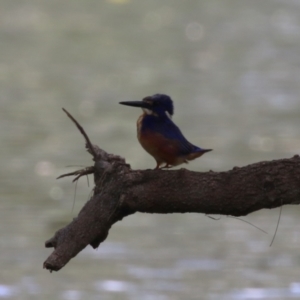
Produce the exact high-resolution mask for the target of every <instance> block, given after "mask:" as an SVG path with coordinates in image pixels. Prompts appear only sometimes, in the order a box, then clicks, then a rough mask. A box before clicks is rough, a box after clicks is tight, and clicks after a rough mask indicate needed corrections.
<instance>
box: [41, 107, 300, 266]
mask: <svg viewBox="0 0 300 300" xmlns="http://www.w3.org/2000/svg"><path fill="white" fill-rule="evenodd" d="M64 111H65V112H66V113H67V115H68V116H69V117H70V118H71V119H72V121H73V122H74V123H75V124H76V126H77V127H78V129H79V130H80V132H81V133H82V134H83V136H84V138H85V140H86V148H87V151H88V152H89V153H90V154H91V155H92V156H93V160H94V162H95V163H94V165H93V166H91V167H87V168H85V169H83V170H78V171H76V172H72V173H69V174H64V175H61V176H60V177H59V178H61V177H64V176H73V175H74V176H76V178H75V179H74V180H77V179H78V178H80V177H81V176H83V175H86V174H91V173H93V174H94V181H95V188H94V193H93V196H92V197H91V199H90V200H89V201H88V202H87V203H86V204H85V205H84V207H83V208H82V210H81V211H80V213H79V214H78V216H77V217H76V218H75V219H74V220H73V221H72V222H71V223H70V224H68V225H67V226H66V227H64V228H62V229H60V230H58V231H57V232H56V233H55V235H54V236H53V237H52V238H51V239H49V240H48V241H46V243H45V246H46V247H47V248H54V251H53V252H52V254H51V255H50V256H49V257H48V258H47V260H46V261H45V262H44V268H46V269H48V270H50V271H58V270H60V269H61V268H62V267H64V266H65V265H66V264H67V263H68V262H69V260H70V259H71V258H73V257H74V256H76V255H77V254H78V253H79V252H80V251H81V250H82V249H84V248H85V247H86V246H87V245H91V246H92V247H93V248H97V247H99V245H100V243H101V242H103V241H104V240H105V239H106V237H107V235H108V232H109V229H110V228H111V226H112V225H113V224H114V223H116V222H117V221H120V220H122V219H123V218H124V217H126V216H128V215H130V214H133V213H135V212H144V213H161V214H167V213H188V212H194V213H195V212H197V213H203V214H210V215H212V214H218V215H231V216H244V215H247V214H249V213H251V212H254V211H257V210H260V209H264V208H268V209H271V208H275V207H279V206H282V205H286V204H299V202H300V157H299V156H298V155H295V156H294V157H292V158H290V159H280V160H273V161H263V162H258V163H255V164H252V165H248V166H245V167H241V168H239V167H234V168H233V169H232V170H229V171H227V172H213V171H210V172H205V173H202V172H192V171H188V170H186V169H180V170H132V169H131V168H130V166H129V165H128V164H126V162H125V160H124V159H123V158H121V157H119V156H116V155H113V154H108V153H106V152H105V151H104V150H103V149H100V148H99V147H98V146H95V145H92V143H91V142H90V140H89V138H88V136H87V135H86V133H85V132H84V130H83V128H82V127H81V126H80V125H79V124H78V122H77V121H76V120H75V119H74V118H73V117H72V116H71V115H70V114H69V113H68V112H67V111H66V110H64Z"/></svg>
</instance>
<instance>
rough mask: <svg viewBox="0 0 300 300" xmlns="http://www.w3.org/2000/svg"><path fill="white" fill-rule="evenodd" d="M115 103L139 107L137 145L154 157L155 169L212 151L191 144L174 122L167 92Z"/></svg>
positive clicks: (172, 109) (186, 160)
mask: <svg viewBox="0 0 300 300" xmlns="http://www.w3.org/2000/svg"><path fill="white" fill-rule="evenodd" d="M119 104H122V105H127V106H133V107H140V108H141V109H142V110H143V114H142V115H141V116H140V117H139V118H138V120H137V138H138V140H139V142H140V144H141V146H142V147H143V148H144V149H145V150H146V151H147V152H148V153H149V154H150V155H152V156H153V158H154V159H155V161H156V167H155V169H163V168H171V167H174V166H178V165H180V164H183V163H188V161H190V160H194V159H196V158H198V157H200V156H202V155H203V154H204V153H206V152H209V151H212V149H203V148H200V147H198V146H195V145H193V144H191V143H190V142H189V141H188V140H187V139H186V138H185V137H184V135H183V134H182V133H181V131H180V129H179V128H178V127H177V126H176V125H175V124H174V122H173V121H172V116H173V114H174V105H173V101H172V99H171V97H170V96H168V95H165V94H155V95H153V96H147V97H145V98H143V100H142V101H122V102H119Z"/></svg>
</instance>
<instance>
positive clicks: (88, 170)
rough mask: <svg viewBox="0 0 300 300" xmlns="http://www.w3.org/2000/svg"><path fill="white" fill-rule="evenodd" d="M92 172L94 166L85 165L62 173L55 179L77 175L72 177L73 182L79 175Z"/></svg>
mask: <svg viewBox="0 0 300 300" xmlns="http://www.w3.org/2000/svg"><path fill="white" fill-rule="evenodd" d="M94 172H95V168H94V167H93V166H92V167H86V168H84V169H81V170H77V171H74V172H71V173H66V174H62V175H60V176H58V177H57V178H56V179H60V178H63V177H67V176H75V175H77V176H76V177H75V178H74V179H73V182H74V181H76V180H78V179H79V178H80V177H82V176H85V175H89V174H94Z"/></svg>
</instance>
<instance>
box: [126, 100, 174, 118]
mask: <svg viewBox="0 0 300 300" xmlns="http://www.w3.org/2000/svg"><path fill="white" fill-rule="evenodd" d="M120 104H123V105H128V106H135V107H141V108H142V110H143V111H144V112H145V113H146V114H148V115H154V116H167V117H169V118H171V117H172V115H173V113H174V107H173V101H172V99H171V98H170V97H169V96H168V95H164V94H155V95H153V96H148V97H145V98H144V99H143V100H142V101H124V102H120Z"/></svg>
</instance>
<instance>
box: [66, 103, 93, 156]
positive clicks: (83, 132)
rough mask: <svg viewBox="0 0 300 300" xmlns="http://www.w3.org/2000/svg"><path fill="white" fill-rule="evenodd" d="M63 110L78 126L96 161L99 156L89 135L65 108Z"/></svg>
mask: <svg viewBox="0 0 300 300" xmlns="http://www.w3.org/2000/svg"><path fill="white" fill-rule="evenodd" d="M62 110H63V111H64V112H65V113H66V114H67V116H68V117H69V118H70V119H71V120H72V121H73V122H74V123H75V125H76V126H77V128H78V130H79V131H80V132H81V134H82V135H83V136H84V138H85V141H86V143H87V145H88V148H89V150H90V153H91V154H92V155H93V157H94V159H96V157H97V154H96V152H95V150H94V147H93V145H92V143H91V141H90V139H89V137H88V136H87V134H86V133H85V131H84V129H83V127H82V126H81V125H80V124H79V123H78V122H77V121H76V120H75V118H74V117H73V116H72V115H71V114H70V113H69V112H68V111H67V110H66V109H64V108H62Z"/></svg>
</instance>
